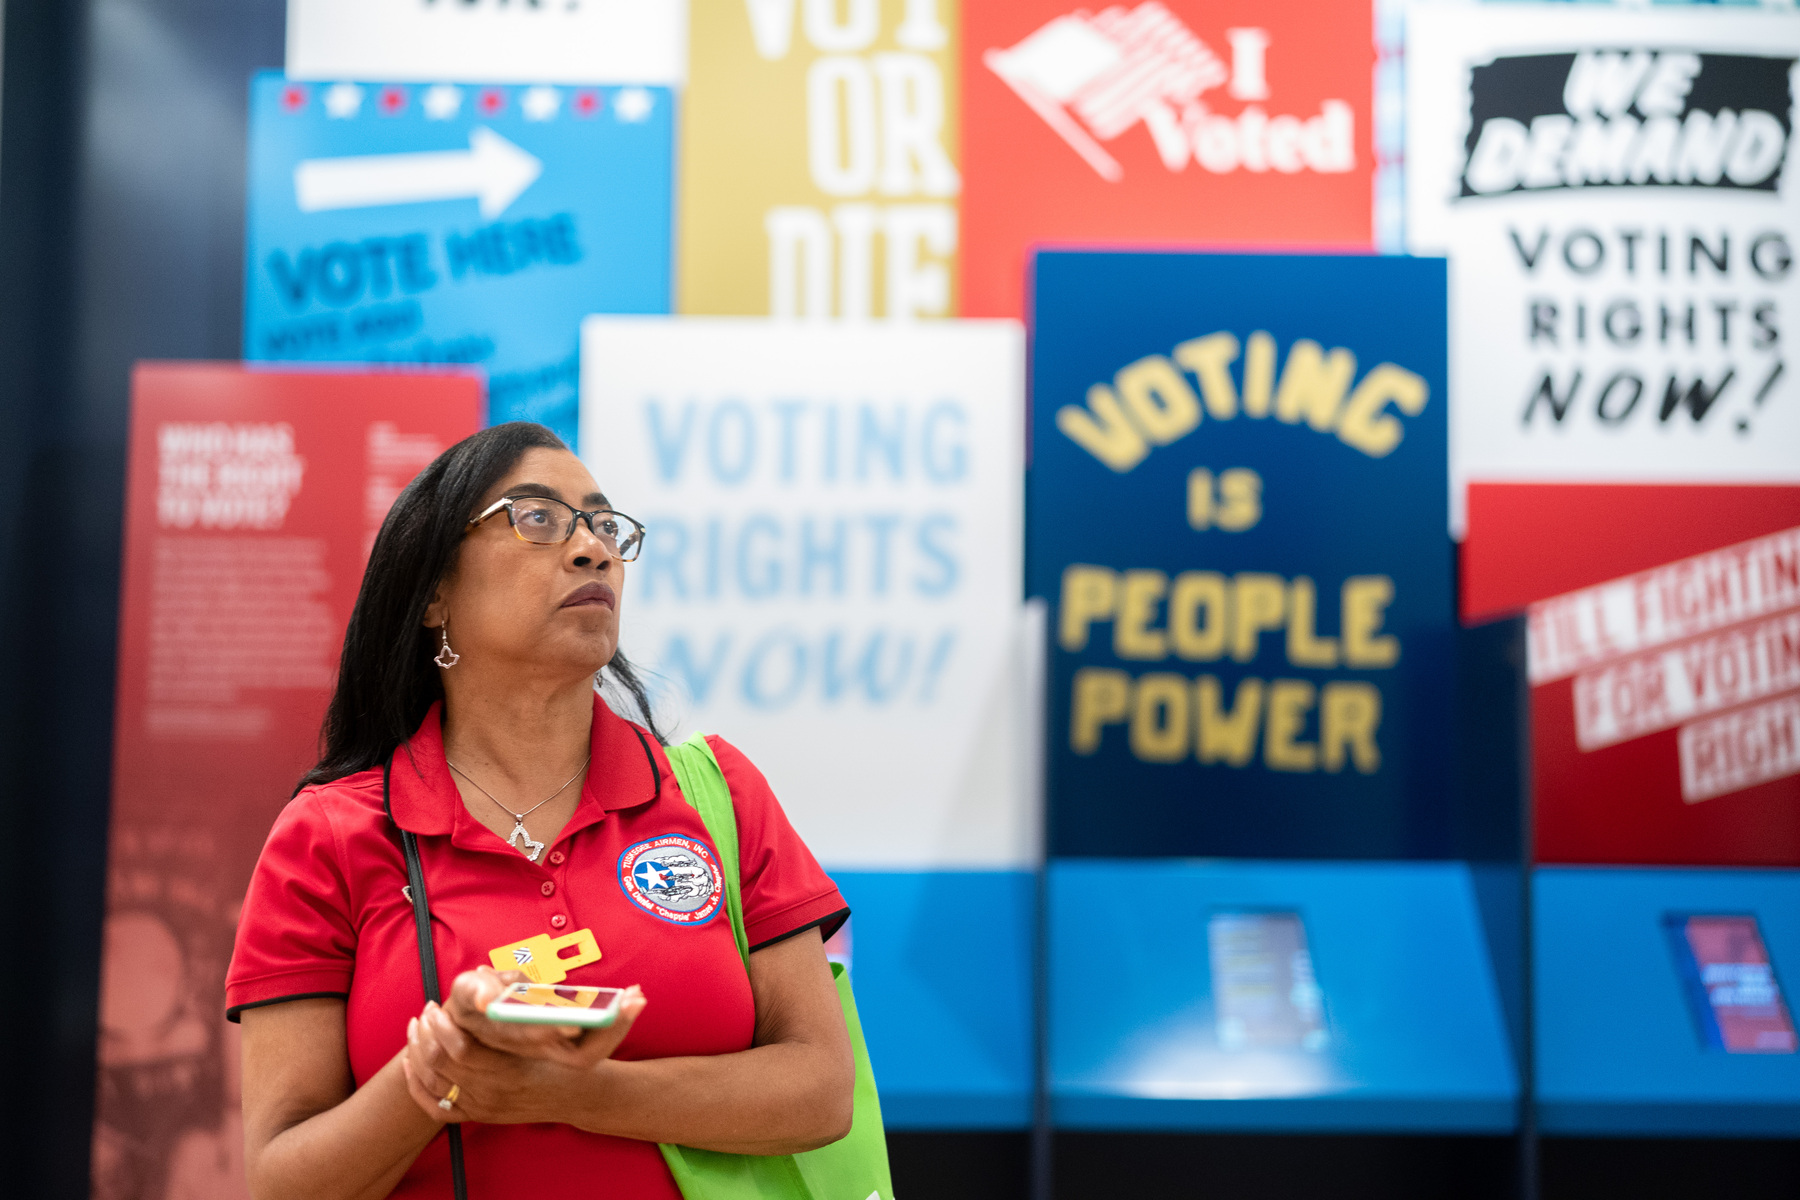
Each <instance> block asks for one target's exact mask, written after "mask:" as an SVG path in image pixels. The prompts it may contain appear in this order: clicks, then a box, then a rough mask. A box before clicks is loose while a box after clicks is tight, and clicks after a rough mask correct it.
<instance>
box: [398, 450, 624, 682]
mask: <svg viewBox="0 0 1800 1200" xmlns="http://www.w3.org/2000/svg"><path fill="white" fill-rule="evenodd" d="M503 496H548V497H549V498H551V499H552V500H561V501H562V502H563V503H565V504H567V505H569V506H570V507H572V508H578V509H582V510H584V511H592V510H594V509H601V508H606V507H608V502H607V499H606V497H605V496H603V495H601V493H600V487H599V485H598V484H596V483H595V482H594V477H593V476H592V475H590V474H588V470H587V468H586V467H584V466H582V465H581V460H580V459H578V458H576V457H575V456H574V455H573V454H571V453H569V452H568V451H567V450H549V449H542V448H539V449H532V450H527V451H526V452H525V453H524V454H523V455H521V456H520V457H519V461H518V462H517V463H516V464H515V465H514V466H513V469H512V470H511V471H510V472H508V473H507V475H506V477H505V478H504V479H502V480H501V481H500V483H499V484H498V485H496V486H495V487H494V489H493V490H492V491H490V492H489V493H488V494H487V495H486V496H484V497H482V499H481V503H480V505H479V506H478V507H477V508H476V509H475V512H474V513H471V514H470V516H477V515H479V514H480V513H482V512H484V511H486V509H487V508H488V506H489V505H491V504H493V503H494V501H496V500H499V499H500V498H501V497H503ZM624 590H625V564H624V563H622V562H620V561H619V559H618V557H617V556H616V555H615V554H614V553H613V552H612V551H611V550H609V549H608V548H607V546H606V544H605V543H604V542H602V541H601V540H600V539H599V538H597V537H595V536H594V534H593V531H592V530H590V529H589V528H588V524H587V522H586V521H578V522H576V524H575V532H574V534H573V535H572V536H571V537H570V538H569V540H568V541H566V542H562V543H559V544H556V545H538V544H535V543H532V542H527V541H524V540H523V539H521V538H520V537H519V536H518V535H517V534H516V533H514V532H513V527H512V523H511V522H510V521H508V520H507V514H506V511H505V510H504V509H502V510H501V511H500V512H498V513H495V514H494V515H493V516H491V517H489V518H488V519H487V520H486V521H483V522H482V523H481V524H480V525H479V526H477V527H476V528H475V529H473V530H471V531H470V532H469V533H468V534H467V535H466V536H465V537H464V538H463V543H462V550H461V553H460V555H459V556H458V557H457V560H456V564H455V566H453V567H452V568H451V570H450V573H449V574H448V575H447V576H445V578H444V580H443V582H442V583H440V584H439V585H438V592H437V597H436V599H435V600H434V601H433V602H432V604H431V606H430V607H429V608H427V609H426V611H425V624H426V625H427V626H429V627H432V628H436V627H438V626H440V625H444V624H445V622H446V621H447V622H448V632H449V635H450V648H451V649H452V650H454V651H455V652H456V653H457V654H459V655H461V656H462V657H463V659H464V660H465V661H467V662H469V663H471V664H480V666H481V667H482V668H483V670H484V673H485V670H486V669H488V668H493V667H506V668H510V669H512V670H518V671H523V672H526V673H529V674H534V675H540V676H551V677H556V676H568V677H579V676H582V675H591V674H593V673H594V672H595V671H598V670H599V669H600V668H601V667H604V666H605V665H606V664H607V663H609V662H611V661H612V657H613V651H614V650H615V649H617V648H618V645H619V602H620V599H621V597H622V595H623V593H624Z"/></svg>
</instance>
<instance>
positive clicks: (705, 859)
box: [225, 696, 849, 1200]
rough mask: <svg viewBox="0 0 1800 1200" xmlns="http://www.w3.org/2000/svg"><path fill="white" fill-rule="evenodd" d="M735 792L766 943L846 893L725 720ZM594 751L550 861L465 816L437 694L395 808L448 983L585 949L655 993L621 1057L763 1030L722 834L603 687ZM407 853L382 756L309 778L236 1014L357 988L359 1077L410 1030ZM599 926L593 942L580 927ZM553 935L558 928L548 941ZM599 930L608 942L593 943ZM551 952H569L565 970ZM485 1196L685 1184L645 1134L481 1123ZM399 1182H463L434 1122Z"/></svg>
mask: <svg viewBox="0 0 1800 1200" xmlns="http://www.w3.org/2000/svg"><path fill="white" fill-rule="evenodd" d="M708 740H709V741H710V743H711V745H712V747H713V753H714V754H715V755H717V757H718V759H719V765H720V766H721V767H722V768H723V769H724V772H725V779H726V781H727V782H728V783H729V784H730V785H731V794H732V799H733V801H734V803H735V805H736V809H737V821H738V842H739V862H740V867H739V870H740V875H741V878H742V885H743V899H744V925H745V928H746V931H747V933H748V935H749V940H750V946H751V948H752V949H753V950H754V949H756V948H759V947H761V946H766V945H768V944H770V943H771V942H776V941H780V940H781V939H782V938H784V937H788V936H791V935H793V934H795V933H798V932H800V931H802V930H805V929H809V928H812V927H814V926H822V927H823V929H824V932H825V933H826V934H827V935H829V934H830V933H831V931H832V930H834V929H835V928H836V927H837V926H838V925H839V924H842V922H843V919H844V917H845V916H847V915H848V911H849V910H848V909H847V908H846V907H845V905H844V901H843V898H842V897H841V896H839V895H838V891H837V887H836V886H835V885H834V884H833V883H832V882H831V880H830V879H829V878H828V877H827V876H826V875H825V873H824V872H823V871H822V870H820V868H819V864H818V862H817V861H816V860H815V859H814V858H813V856H812V854H811V852H810V851H808V850H807V848H806V845H805V843H803V842H802V841H801V840H800V837H799V835H798V834H796V833H795V832H794V829H793V827H792V826H791V825H789V824H788V821H787V817H786V815H785V814H783V813H782V811H781V806H780V805H779V804H778V803H776V800H775V797H774V795H773V794H772V793H771V792H770V790H769V785H768V782H767V781H766V780H765V779H764V778H763V777H762V773H761V772H759V771H758V770H757V769H756V768H755V767H754V766H752V765H751V763H750V762H749V760H748V759H746V758H745V757H744V756H743V755H742V754H740V753H739V752H738V751H737V750H736V749H735V748H733V747H732V746H731V745H729V744H728V743H726V742H724V741H722V740H720V739H718V738H711V739H708ZM593 750H594V756H593V762H592V765H590V766H589V767H588V773H587V780H586V782H585V783H584V784H583V785H582V789H581V800H580V803H579V804H578V805H577V806H576V809H575V815H574V816H573V817H572V818H571V819H570V821H569V823H568V825H567V826H566V827H565V828H564V829H563V831H562V833H561V834H559V835H558V837H557V839H556V841H555V842H554V843H553V844H552V845H551V846H549V847H548V848H547V849H546V850H545V852H544V853H543V854H542V855H541V856H540V857H539V860H538V861H537V862H535V863H533V862H531V861H530V860H529V859H527V858H526V857H525V856H524V855H523V854H521V853H520V852H519V851H518V850H516V849H514V848H513V847H512V846H511V845H509V844H507V843H506V842H504V841H502V840H501V839H500V838H498V837H496V836H495V835H494V834H493V833H492V832H491V831H490V830H488V829H487V828H486V827H485V826H483V825H482V824H481V823H480V822H478V821H476V820H475V819H474V818H473V817H472V816H470V815H469V813H468V810H467V809H465V808H464V807H463V803H462V798H461V797H460V796H459V795H458V793H457V791H456V787H455V785H454V783H453V782H452V781H451V777H450V772H449V768H448V767H446V766H445V764H444V742H443V731H442V727H441V725H440V724H439V711H438V709H437V708H436V707H434V708H433V709H432V710H431V712H430V713H429V714H428V715H427V716H426V718H425V721H424V723H423V724H422V725H420V726H419V730H418V732H417V733H415V734H414V735H413V737H412V739H411V741H409V742H408V743H407V744H406V745H405V746H403V747H401V748H400V750H399V751H397V752H396V753H395V755H394V760H393V777H392V784H391V803H392V808H393V814H394V821H395V822H397V823H398V824H399V825H401V826H402V827H403V828H406V829H409V830H411V831H412V832H413V833H415V834H417V835H418V838H419V853H420V857H421V859H422V860H423V863H424V868H425V885H426V891H427V894H428V896H429V898H430V902H431V915H432V924H433V937H434V938H435V944H436V949H437V962H438V973H439V975H440V976H441V979H440V982H439V987H440V988H441V993H440V994H446V995H447V994H448V993H449V990H450V983H451V981H452V980H453V979H455V977H456V976H457V974H458V973H460V972H462V971H466V970H469V969H471V968H473V967H476V966H480V965H481V964H483V963H488V964H490V965H492V962H493V959H492V957H491V956H492V955H493V954H494V952H496V951H499V952H501V957H502V959H513V960H515V961H517V959H518V955H519V952H520V950H521V943H523V944H524V945H523V947H522V950H523V952H524V953H525V954H526V955H527V957H528V960H529V961H530V962H532V963H534V964H536V965H537V967H538V968H540V969H541V968H542V967H543V965H544V964H545V961H546V951H548V952H549V953H550V954H554V955H557V956H559V957H560V958H563V959H568V960H575V961H577V962H580V963H581V965H575V966H572V967H571V968H569V969H568V970H567V974H566V977H567V979H568V981H569V982H571V983H578V984H601V985H606V986H612V987H625V986H628V985H630V984H634V983H635V984H639V985H641V986H642V987H643V989H644V994H645V996H646V997H647V998H648V999H649V1002H650V1003H649V1005H648V1007H647V1008H646V1009H645V1010H644V1014H643V1015H642V1016H641V1017H640V1018H639V1019H638V1021H637V1024H636V1025H635V1026H634V1027H633V1028H632V1031H631V1033H630V1035H629V1036H628V1037H627V1038H626V1039H625V1042H624V1043H623V1045H621V1046H620V1048H619V1052H618V1057H619V1058H621V1059H642V1058H666V1057H669V1056H672V1055H696V1054H727V1053H731V1052H733V1051H738V1050H745V1049H748V1048H749V1047H750V1044H751V1036H752V1033H753V1030H754V1028H755V1021H756V1012H755V1005H754V1002H753V1001H752V998H751V995H750V984H749V980H748V979H747V978H746V977H745V975H744V967H743V964H742V962H741V960H740V959H739V958H738V953H737V948H736V946H735V945H734V944H733V941H732V936H731V924H730V921H729V918H728V917H727V916H726V914H725V907H724V902H723V895H722V893H717V892H716V888H715V880H716V878H717V876H716V874H715V873H713V872H712V871H710V870H709V869H708V868H709V865H710V864H709V856H710V858H711V861H712V862H716V853H715V852H714V851H713V848H712V839H711V838H710V837H708V836H707V832H706V826H705V825H704V823H702V822H701V820H700V814H699V813H698V812H697V811H695V809H694V808H693V807H692V806H691V805H689V804H688V803H687V802H686V801H685V800H684V799H683V798H682V796H681V792H680V789H679V788H678V786H677V785H676V782H675V776H674V773H673V772H672V771H671V770H670V768H669V760H668V758H667V756H666V755H664V753H663V750H662V747H660V746H658V745H657V744H656V742H655V739H653V738H651V737H649V736H648V735H646V734H645V733H644V732H643V731H642V730H641V729H639V728H638V727H637V726H636V725H633V724H631V723H630V722H627V721H625V720H624V719H622V718H620V717H618V716H616V715H614V713H613V712H612V710H611V709H609V708H608V707H607V706H606V705H605V704H604V703H603V702H601V701H600V699H599V698H598V697H597V696H596V698H595V702H594V728H593ZM405 883H406V863H405V860H404V858H403V857H402V855H401V851H400V839H399V836H398V834H396V833H395V832H394V829H393V827H392V825H390V824H389V822H388V818H387V816H386V814H385V813H384V812H383V811H382V803H381V770H380V769H379V768H377V769H375V770H370V771H363V772H361V773H360V774H356V775H351V776H347V777H346V778H343V779H339V780H336V781H334V782H332V783H328V784H323V785H321V786H318V787H309V788H307V789H305V790H304V791H302V792H301V793H300V794H299V795H298V796H296V797H294V799H293V801H292V802H291V803H290V804H289V805H288V806H287V808H286V809H285V810H284V811H283V812H282V814H281V816H280V817H279V818H278V819H277V820H276V822H275V827H274V828H273V829H272V830H271V831H270V833H269V840H268V843H267V844H266V845H265V846H264V847H263V852H262V857H261V859H260V860H259V861H258V862H257V865H256V873H255V875H254V876H253V877H252V879H251V881H250V890H249V894H248V895H247V896H246V897H245V899H244V911H243V916H242V918H241V920H240V921H239V923H238V931H237V947H236V950H235V952H234V953H233V955H232V960H231V970H230V973H229V975H228V976H227V978H226V986H225V994H226V1004H227V1005H228V1009H227V1013H226V1015H227V1016H228V1017H230V1018H231V1019H232V1020H236V1019H237V1017H238V1014H239V1013H240V1012H242V1011H243V1010H244V1009H246V1008H254V1007H256V1006H258V1005H263V1004H276V1003H279V1002H281V1001H283V1000H294V999H299V998H302V997H307V996H339V997H343V998H344V999H345V1000H346V1001H347V1011H346V1018H347V1022H348V1037H349V1051H350V1066H351V1070H352V1071H353V1073H354V1074H355V1077H356V1082H357V1085H358V1086H361V1085H362V1084H363V1083H364V1082H365V1081H366V1080H367V1079H368V1078H369V1077H370V1076H372V1075H373V1074H375V1072H376V1071H378V1070H380V1069H381V1067H382V1066H383V1065H384V1064H385V1063H386V1062H387V1061H388V1060H389V1059H390V1058H392V1057H393V1056H394V1055H395V1054H396V1053H397V1052H398V1051H399V1050H400V1048H401V1047H402V1046H403V1045H405V1043H406V1022H407V1020H408V1018H410V1017H413V1016H415V1015H417V1014H418V1012H419V1010H420V1009H421V1008H422V1007H423V1006H424V1003H425V991H424V987H423V984H422V982H421V980H420V976H419V950H418V939H417V936H416V934H415V933H414V928H413V912H412V906H411V904H410V903H409V902H408V900H407V898H406V896H405V895H403V894H402V892H401V890H400V889H401V888H402V886H404V885H405ZM589 934H591V940H590V938H589V937H587V936H584V935H589ZM545 939H549V941H548V942H546V941H545ZM595 949H597V950H598V952H599V955H600V957H599V958H598V960H596V961H587V962H582V961H581V960H583V959H586V958H587V957H588V956H589V955H591V953H592V951H593V950H595ZM550 969H551V970H552V971H554V970H557V969H558V968H554V967H552V968H550ZM463 1130H464V1138H465V1141H464V1146H465V1147H466V1149H465V1157H466V1159H467V1164H468V1171H469V1190H470V1194H471V1195H477V1196H500V1195H506V1194H508V1193H510V1192H517V1191H519V1190H521V1189H523V1190H526V1191H531V1192H543V1193H545V1194H548V1195H558V1194H561V1195H569V1196H607V1197H610V1196H620V1197H626V1196H629V1197H631V1198H632V1200H680V1192H679V1191H678V1190H677V1189H676V1187H675V1183H674V1180H673V1179H672V1178H671V1177H670V1175H669V1172H668V1168H667V1167H665V1166H664V1165H663V1160H662V1155H661V1153H660V1152H659V1151H658V1150H657V1148H656V1147H655V1146H654V1145H653V1144H651V1143H649V1142H638V1141H632V1140H629V1139H626V1138H615V1137H605V1136H602V1135H599V1134H592V1133H585V1132H583V1131H581V1130H578V1129H576V1128H574V1127H573V1126H571V1125H558V1124H546V1125H477V1124H473V1123H465V1124H464V1126H463ZM393 1194H394V1195H396V1196H414V1195H417V1196H421V1197H430V1198H431V1200H441V1198H442V1197H444V1196H448V1195H449V1194H450V1159H449V1151H448V1148H447V1143H446V1141H445V1139H444V1138H443V1136H441V1135H440V1136H439V1137H438V1138H437V1139H436V1140H434V1141H433V1142H432V1143H431V1145H430V1146H429V1147H427V1148H426V1150H425V1152H424V1153H423V1154H421V1155H420V1156H419V1158H418V1161H417V1162H416V1163H414V1164H413V1167H412V1170H410V1171H408V1172H407V1174H406V1177H405V1178H404V1179H402V1180H401V1182H400V1186H399V1187H398V1188H396V1189H395V1191H394V1193H393Z"/></svg>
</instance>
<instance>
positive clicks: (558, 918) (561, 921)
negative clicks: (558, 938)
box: [550, 913, 569, 929]
mask: <svg viewBox="0 0 1800 1200" xmlns="http://www.w3.org/2000/svg"><path fill="white" fill-rule="evenodd" d="M568 923H569V918H567V917H565V916H563V915H562V914H561V913H557V914H556V915H555V916H554V917H551V918H550V928H552V929H561V928H562V927H563V926H564V925H567V924H568Z"/></svg>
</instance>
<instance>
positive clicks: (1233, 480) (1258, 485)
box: [1190, 467, 1262, 533]
mask: <svg viewBox="0 0 1800 1200" xmlns="http://www.w3.org/2000/svg"><path fill="white" fill-rule="evenodd" d="M1190 486H1191V485H1190ZM1191 494H1192V493H1190V495H1191ZM1219 498H1220V499H1221V500H1223V501H1224V503H1223V504H1221V505H1220V506H1219V514H1218V517H1217V520H1218V522H1219V528H1220V529H1223V530H1226V531H1228V532H1230V533H1239V532H1241V531H1243V530H1245V529H1248V528H1250V527H1251V526H1252V525H1254V524H1256V523H1257V522H1258V521H1260V520H1262V476H1261V475H1258V474H1257V473H1256V472H1255V471H1252V470H1251V469H1250V468H1249V467H1233V468H1232V469H1231V470H1229V471H1226V472H1225V473H1224V474H1222V475H1220V476H1219Z"/></svg>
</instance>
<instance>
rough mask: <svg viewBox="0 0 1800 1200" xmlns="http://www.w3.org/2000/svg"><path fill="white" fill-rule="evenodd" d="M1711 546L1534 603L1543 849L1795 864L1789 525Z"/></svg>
mask: <svg viewBox="0 0 1800 1200" xmlns="http://www.w3.org/2000/svg"><path fill="white" fill-rule="evenodd" d="M1642 490H1643V491H1645V492H1650V491H1660V492H1663V493H1673V495H1669V494H1665V495H1664V496H1662V497H1661V499H1660V503H1659V504H1658V505H1657V507H1656V508H1655V509H1652V510H1651V511H1652V512H1657V511H1664V510H1666V509H1667V508H1668V507H1670V506H1672V505H1674V504H1676V503H1678V502H1679V500H1680V499H1681V493H1682V492H1684V491H1686V490H1687V489H1683V488H1663V489H1642ZM1704 490H1712V489H1704ZM1769 490H1771V491H1774V490H1776V489H1769ZM1786 490H1787V491H1790V492H1800V489H1786ZM1783 499H1785V500H1786V502H1787V504H1788V505H1789V506H1790V509H1791V506H1792V504H1793V498H1792V497H1791V496H1790V497H1784V498H1783ZM1644 516H1645V514H1640V516H1639V520H1638V521H1637V522H1634V523H1627V524H1626V525H1625V527H1624V528H1625V529H1630V528H1633V527H1634V526H1635V527H1638V528H1642V527H1644V526H1645V525H1647V524H1651V523H1653V522H1647V521H1646V520H1644ZM1791 519H1792V518H1791V517H1790V520H1791ZM1720 541H1723V539H1721V538H1717V535H1715V547H1714V548H1712V549H1708V550H1707V551H1705V552H1703V553H1700V554H1690V555H1688V556H1685V557H1681V558H1672V559H1669V560H1666V561H1664V562H1661V563H1658V564H1657V565H1655V566H1652V567H1650V568H1649V569H1646V570H1639V571H1635V572H1633V573H1631V574H1626V575H1618V576H1614V577H1611V578H1601V579H1596V580H1594V581H1593V582H1591V583H1589V585H1588V586H1585V587H1580V588H1577V589H1576V590H1573V591H1568V592H1564V593H1562V594H1561V595H1557V596H1552V597H1550V598H1549V599H1545V600H1541V601H1538V602H1536V603H1533V604H1532V605H1531V606H1530V608H1529V610H1528V614H1529V620H1528V633H1527V645H1528V648H1529V653H1528V660H1529V661H1528V673H1529V677H1530V681H1531V729H1532V782H1533V790H1534V794H1535V799H1536V822H1535V828H1536V847H1535V851H1536V856H1537V858H1538V860H1539V861H1541V862H1560V863H1666V864H1685V865H1696V866H1749V865H1797V864H1800V524H1794V525H1790V526H1789V527H1787V528H1783V529H1778V530H1776V531H1774V532H1772V533H1766V534H1763V535H1761V536H1757V537H1751V538H1748V539H1745V540H1742V541H1736V542H1733V543H1731V544H1728V545H1720V544H1717V543H1718V542H1720ZM1665 553H1666V552H1665ZM1595 559H1596V560H1597V562H1596V566H1597V567H1598V568H1600V569H1605V567H1606V564H1608V563H1611V562H1615V561H1618V556H1617V553H1616V552H1608V553H1600V554H1596V555H1595ZM1593 573H1594V574H1598V570H1596V571H1595V572H1593Z"/></svg>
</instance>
